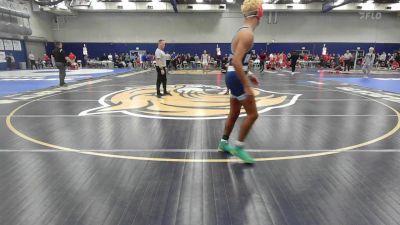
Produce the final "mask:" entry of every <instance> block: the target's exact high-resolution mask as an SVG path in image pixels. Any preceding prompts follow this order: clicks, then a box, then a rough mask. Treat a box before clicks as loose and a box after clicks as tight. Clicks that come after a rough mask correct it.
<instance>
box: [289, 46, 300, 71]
mask: <svg viewBox="0 0 400 225" xmlns="http://www.w3.org/2000/svg"><path fill="white" fill-rule="evenodd" d="M298 59H299V54H297V52H296V51H292V54H290V62H291V63H290V66H291V67H292V76H293V75H294V71H295V70H296V64H297V60H298Z"/></svg>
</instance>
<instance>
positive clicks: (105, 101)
mask: <svg viewBox="0 0 400 225" xmlns="http://www.w3.org/2000/svg"><path fill="white" fill-rule="evenodd" d="M167 89H168V91H169V92H170V93H171V96H169V95H166V96H162V98H157V95H156V88H155V85H151V86H143V87H135V88H126V89H124V90H120V91H116V92H113V93H110V94H107V95H105V96H103V97H102V98H101V99H100V100H99V103H100V105H101V106H100V107H97V108H93V109H89V110H86V111H83V112H81V113H80V114H79V116H88V115H98V114H110V113H115V114H126V115H131V116H137V117H146V118H159V119H181V120H185V119H186V120H195V119H223V118H226V117H227V115H228V113H229V101H230V100H229V99H230V97H229V95H225V94H224V93H225V92H226V88H221V87H218V86H212V85H202V84H177V85H168V87H167ZM254 95H255V98H256V104H257V108H258V112H259V113H264V112H266V111H269V110H271V109H274V108H283V107H288V106H290V105H293V104H294V103H295V102H296V101H297V99H298V98H299V97H300V94H289V93H277V92H270V91H265V90H262V89H259V88H255V89H254ZM241 116H245V111H244V109H242V112H241Z"/></svg>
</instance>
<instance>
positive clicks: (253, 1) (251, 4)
mask: <svg viewBox="0 0 400 225" xmlns="http://www.w3.org/2000/svg"><path fill="white" fill-rule="evenodd" d="M260 4H262V1H261V0H244V2H243V4H242V7H241V9H242V13H243V15H248V14H249V13H252V12H257V10H258V7H259V6H260Z"/></svg>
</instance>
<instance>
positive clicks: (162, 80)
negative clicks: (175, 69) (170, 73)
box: [156, 66, 167, 95]
mask: <svg viewBox="0 0 400 225" xmlns="http://www.w3.org/2000/svg"><path fill="white" fill-rule="evenodd" d="M156 70H157V95H161V91H160V85H161V83H162V85H163V89H164V94H166V93H167V71H166V70H165V67H162V68H160V67H158V66H157V67H156ZM161 70H164V75H162V74H161Z"/></svg>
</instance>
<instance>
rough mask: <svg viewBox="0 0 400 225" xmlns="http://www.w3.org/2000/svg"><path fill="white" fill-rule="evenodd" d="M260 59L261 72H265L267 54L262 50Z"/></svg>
mask: <svg viewBox="0 0 400 225" xmlns="http://www.w3.org/2000/svg"><path fill="white" fill-rule="evenodd" d="M259 57H260V70H261V72H263V71H264V68H265V61H267V53H266V52H265V51H263V50H262V51H261V53H260V55H259Z"/></svg>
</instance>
